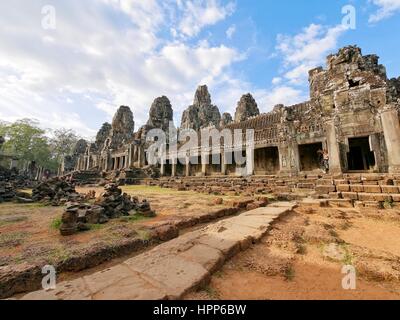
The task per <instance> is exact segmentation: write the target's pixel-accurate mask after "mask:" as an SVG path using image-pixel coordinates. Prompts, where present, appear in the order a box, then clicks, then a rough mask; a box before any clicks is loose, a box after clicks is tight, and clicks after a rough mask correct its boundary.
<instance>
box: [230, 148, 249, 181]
mask: <svg viewBox="0 0 400 320" xmlns="http://www.w3.org/2000/svg"><path fill="white" fill-rule="evenodd" d="M237 152H238V154H236V153H237ZM240 154H241V157H242V158H243V159H244V160H243V164H240V163H238V162H237V159H238V158H240ZM225 161H226V163H225V168H226V174H227V175H230V176H233V175H237V174H238V169H240V168H242V169H243V170H244V168H246V150H242V151H234V152H226V153H225Z"/></svg>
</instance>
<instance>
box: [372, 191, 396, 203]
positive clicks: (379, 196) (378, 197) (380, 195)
mask: <svg viewBox="0 0 400 320" xmlns="http://www.w3.org/2000/svg"><path fill="white" fill-rule="evenodd" d="M374 198H375V201H382V202H385V201H392V197H391V196H390V194H386V193H376V194H375V195H374Z"/></svg>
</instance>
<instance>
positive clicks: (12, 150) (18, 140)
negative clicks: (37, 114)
mask: <svg viewBox="0 0 400 320" xmlns="http://www.w3.org/2000/svg"><path fill="white" fill-rule="evenodd" d="M45 134H46V132H45V130H43V129H41V128H40V127H39V123H38V122H37V121H34V120H31V119H23V120H18V121H16V122H14V123H11V124H4V123H3V124H1V125H0V135H3V136H4V137H5V143H4V145H3V152H4V153H7V154H11V155H15V156H16V157H18V159H19V165H20V166H22V165H23V163H24V162H26V161H36V163H37V164H38V165H40V166H43V167H46V168H48V169H52V170H56V169H57V166H58V164H57V161H56V159H55V158H54V156H53V154H52V152H51V148H50V144H49V141H48V138H47V137H46V135H45Z"/></svg>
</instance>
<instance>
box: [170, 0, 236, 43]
mask: <svg viewBox="0 0 400 320" xmlns="http://www.w3.org/2000/svg"><path fill="white" fill-rule="evenodd" d="M177 4H178V8H180V9H181V10H182V11H183V17H182V19H181V21H180V23H179V31H180V32H181V33H182V34H183V35H184V36H188V37H193V36H196V35H198V34H199V33H200V31H201V30H202V29H203V28H204V27H207V26H211V25H214V24H216V23H217V22H219V21H221V20H224V19H225V18H226V17H228V16H230V15H231V14H232V13H233V12H234V10H235V4H234V2H229V3H228V4H226V5H222V4H220V1H219V0H177Z"/></svg>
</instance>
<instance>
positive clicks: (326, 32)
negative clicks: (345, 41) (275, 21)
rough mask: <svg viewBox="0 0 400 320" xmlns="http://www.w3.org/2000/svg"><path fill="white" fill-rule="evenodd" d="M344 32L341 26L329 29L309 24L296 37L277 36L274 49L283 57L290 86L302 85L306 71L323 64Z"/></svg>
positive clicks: (344, 29) (306, 75)
mask: <svg viewBox="0 0 400 320" xmlns="http://www.w3.org/2000/svg"><path fill="white" fill-rule="evenodd" d="M346 30H347V29H346V27H345V26H342V25H338V26H335V27H331V28H329V27H326V26H323V25H318V24H311V25H310V26H308V27H306V28H304V29H303V30H302V32H301V33H299V34H297V35H294V36H289V35H278V37H277V42H278V44H277V46H276V49H277V50H278V52H279V53H280V54H281V55H282V56H283V61H284V69H285V70H286V73H285V75H284V76H285V78H286V79H288V80H289V81H290V82H291V83H292V84H301V83H304V82H305V81H306V80H307V77H308V71H309V70H310V69H312V68H315V67H317V66H319V65H321V64H323V63H324V61H325V58H326V55H327V54H328V53H329V52H331V51H332V50H334V49H336V48H337V43H338V39H339V37H340V36H341V35H342V34H343V33H344V32H346Z"/></svg>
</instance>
